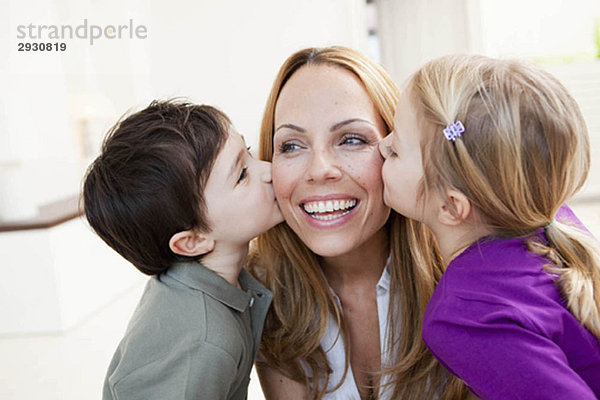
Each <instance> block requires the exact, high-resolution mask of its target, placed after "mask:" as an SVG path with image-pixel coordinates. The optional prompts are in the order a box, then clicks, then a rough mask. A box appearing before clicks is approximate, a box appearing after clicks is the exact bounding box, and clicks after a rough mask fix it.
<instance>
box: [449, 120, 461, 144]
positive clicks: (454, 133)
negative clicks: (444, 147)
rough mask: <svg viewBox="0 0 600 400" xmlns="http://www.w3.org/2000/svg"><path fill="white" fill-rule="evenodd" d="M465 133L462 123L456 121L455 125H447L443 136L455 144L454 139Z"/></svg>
mask: <svg viewBox="0 0 600 400" xmlns="http://www.w3.org/2000/svg"><path fill="white" fill-rule="evenodd" d="M464 131H465V126H464V125H463V123H462V122H460V121H456V122H455V123H453V124H451V125H448V126H447V127H446V129H444V136H446V139H448V140H450V141H453V142H456V138H459V137H460V134H461V133H463V132H464Z"/></svg>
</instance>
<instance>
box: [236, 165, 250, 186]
mask: <svg viewBox="0 0 600 400" xmlns="http://www.w3.org/2000/svg"><path fill="white" fill-rule="evenodd" d="M247 176H248V167H244V168H242V172H240V177H239V178H238V180H237V183H240V182H241V181H243V180H244V179H246V177H247Z"/></svg>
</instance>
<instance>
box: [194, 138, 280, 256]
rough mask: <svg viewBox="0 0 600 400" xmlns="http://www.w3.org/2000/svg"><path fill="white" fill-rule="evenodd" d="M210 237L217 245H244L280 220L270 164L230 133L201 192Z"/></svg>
mask: <svg viewBox="0 0 600 400" xmlns="http://www.w3.org/2000/svg"><path fill="white" fill-rule="evenodd" d="M204 197H205V201H206V208H207V216H208V220H209V221H210V225H211V228H212V230H211V232H210V237H211V238H212V239H214V240H215V242H216V243H217V244H223V243H227V244H232V245H234V246H237V245H246V244H247V243H248V242H249V241H250V240H251V239H252V238H254V237H256V236H258V235H259V234H261V233H263V232H265V231H267V230H268V229H270V228H272V227H273V226H275V225H276V224H278V223H280V222H282V221H283V218H282V216H281V212H280V211H279V207H278V206H277V202H276V200H275V196H274V193H273V187H272V185H271V164H270V163H269V162H266V161H259V160H257V159H255V158H254V157H252V156H251V155H250V153H249V152H248V149H247V147H246V143H245V142H244V139H243V137H242V136H241V135H240V134H238V133H236V132H235V131H233V130H232V131H231V132H230V133H229V137H228V138H227V141H226V142H225V145H224V146H223V149H222V150H221V152H220V153H219V155H218V156H217V158H216V160H215V163H214V165H213V168H212V171H211V173H210V176H209V177H208V181H207V183H206V186H205V189H204Z"/></svg>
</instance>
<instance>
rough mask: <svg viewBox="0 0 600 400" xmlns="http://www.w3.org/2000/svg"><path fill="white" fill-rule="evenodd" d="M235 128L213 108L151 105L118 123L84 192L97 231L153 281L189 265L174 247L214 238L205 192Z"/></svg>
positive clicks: (88, 175) (91, 169)
mask: <svg viewBox="0 0 600 400" xmlns="http://www.w3.org/2000/svg"><path fill="white" fill-rule="evenodd" d="M230 126H231V121H230V120H229V118H228V117H227V116H226V115H225V114H224V113H222V112H221V111H219V110H217V109H215V108H213V107H210V106H206V105H193V104H189V103H184V102H177V101H153V102H152V103H151V104H150V105H149V106H148V107H147V108H145V109H144V110H142V111H139V112H137V113H135V114H132V115H130V116H128V117H127V118H125V119H123V120H121V121H119V122H117V124H116V125H115V126H114V127H113V128H112V129H111V130H110V131H109V132H108V134H107V136H106V138H105V139H104V143H103V145H102V151H101V153H100V156H99V157H98V158H97V159H96V160H95V161H94V162H93V163H92V165H90V167H89V168H88V171H87V173H86V176H85V180H84V184H83V201H84V210H85V215H86V217H87V220H88V221H89V223H90V225H91V226H92V228H93V229H94V230H95V231H96V233H97V234H98V235H99V236H100V237H101V238H102V240H104V241H105V242H106V243H107V244H108V245H109V246H110V247H112V248H113V249H114V250H116V251H117V252H118V253H119V254H121V255H122V256H123V257H125V258H126V259H127V260H128V261H130V262H131V263H132V264H133V265H135V266H136V268H138V269H139V270H140V271H142V272H143V273H145V274H148V275H156V274H160V273H162V272H164V271H166V270H167V269H168V268H169V267H170V265H171V264H172V263H173V262H175V261H184V260H190V258H189V257H185V256H180V255H177V254H175V253H173V252H172V251H171V249H170V248H169V240H170V239H171V236H173V235H174V234H175V233H177V232H181V231H184V230H189V229H198V230H200V231H202V232H208V231H210V226H209V225H208V221H207V216H206V206H205V201H204V195H203V191H204V187H205V185H206V181H207V180H208V176H209V175H210V171H211V169H212V166H213V164H214V161H215V159H216V158H217V155H218V154H219V152H220V151H221V149H222V148H223V145H224V143H225V141H226V140H227V137H228V135H229V128H230ZM198 258H200V257H198Z"/></svg>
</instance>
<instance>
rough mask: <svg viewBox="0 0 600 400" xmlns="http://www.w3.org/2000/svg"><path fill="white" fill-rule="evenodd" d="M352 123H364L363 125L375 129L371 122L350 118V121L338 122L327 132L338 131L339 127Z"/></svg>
mask: <svg viewBox="0 0 600 400" xmlns="http://www.w3.org/2000/svg"><path fill="white" fill-rule="evenodd" d="M354 122H364V123H367V124H369V125H371V126H373V127H375V124H373V123H372V122H371V121H367V120H366V119H362V118H351V119H347V120H344V121H342V122H338V123H337V124H335V125H333V126H332V127H331V128H330V129H329V130H330V131H332V132H333V131H336V130H338V129H340V128H341V127H343V126H346V125H349V124H352V123H354Z"/></svg>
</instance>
